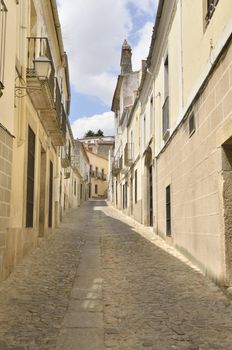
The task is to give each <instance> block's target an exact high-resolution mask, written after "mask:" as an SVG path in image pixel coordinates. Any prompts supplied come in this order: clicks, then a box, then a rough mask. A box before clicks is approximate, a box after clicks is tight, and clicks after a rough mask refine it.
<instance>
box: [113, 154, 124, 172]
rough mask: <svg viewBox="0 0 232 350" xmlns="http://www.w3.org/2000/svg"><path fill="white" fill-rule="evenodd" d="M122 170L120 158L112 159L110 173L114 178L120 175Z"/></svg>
mask: <svg viewBox="0 0 232 350" xmlns="http://www.w3.org/2000/svg"><path fill="white" fill-rule="evenodd" d="M121 170H122V156H121V157H119V158H114V159H113V162H112V173H113V175H114V176H116V175H117V174H119V173H120V171H121Z"/></svg>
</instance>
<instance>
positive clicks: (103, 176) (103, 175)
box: [101, 169, 105, 180]
mask: <svg viewBox="0 0 232 350" xmlns="http://www.w3.org/2000/svg"><path fill="white" fill-rule="evenodd" d="M101 175H102V176H101V177H102V180H104V178H105V174H104V169H102V174H101Z"/></svg>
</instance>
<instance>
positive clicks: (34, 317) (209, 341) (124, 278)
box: [0, 201, 232, 350]
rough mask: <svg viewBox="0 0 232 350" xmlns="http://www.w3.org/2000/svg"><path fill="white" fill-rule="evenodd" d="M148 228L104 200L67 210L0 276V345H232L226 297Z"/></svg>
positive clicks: (24, 349) (120, 349) (202, 348)
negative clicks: (61, 219)
mask: <svg viewBox="0 0 232 350" xmlns="http://www.w3.org/2000/svg"><path fill="white" fill-rule="evenodd" d="M132 224H133V225H134V226H132ZM144 232H145V233H146V232H148V234H147V237H148V236H149V235H150V236H152V235H151V232H150V231H149V229H148V228H147V229H141V227H140V226H139V225H136V224H134V223H133V221H132V220H127V219H125V217H124V216H123V215H122V214H120V213H119V212H117V211H115V210H114V209H113V208H111V207H108V206H107V205H106V203H105V202H104V201H89V202H87V203H85V204H84V205H83V206H82V207H81V208H79V209H78V210H72V211H70V212H69V214H68V215H67V216H66V218H65V220H64V223H63V224H62V226H61V228H60V229H57V230H56V232H55V233H54V234H53V235H51V236H50V237H49V238H48V239H47V240H44V241H43V242H42V243H41V246H40V248H38V249H37V250H36V251H35V252H34V253H33V254H31V255H30V256H29V257H27V258H26V259H25V260H24V261H23V263H22V264H20V265H19V266H18V267H17V269H16V270H15V272H14V273H13V274H12V275H11V276H10V277H9V278H8V279H7V280H6V281H5V282H2V283H1V284H0V350H6V349H12V350H13V349H14V350H55V349H56V350H103V349H111V350H142V349H152V350H160V349H164V350H172V349H177V350H213V349H224V350H230V349H232V332H231V319H232V306H231V301H230V299H229V298H228V297H227V296H225V295H224V293H223V292H222V291H221V290H220V289H219V288H218V287H216V286H215V285H214V284H213V283H212V282H210V281H209V280H208V279H206V278H205V277H204V276H203V275H202V274H200V273H199V272H198V271H197V270H195V269H192V268H191V267H190V266H188V265H186V264H185V263H184V262H182V261H181V260H179V259H177V258H176V257H175V256H173V255H171V254H169V252H168V248H165V244H164V245H163V247H162V243H160V244H154V242H151V241H150V240H149V239H146V238H145V236H146V234H144ZM157 242H158V243H159V242H160V241H159V240H158V241H157Z"/></svg>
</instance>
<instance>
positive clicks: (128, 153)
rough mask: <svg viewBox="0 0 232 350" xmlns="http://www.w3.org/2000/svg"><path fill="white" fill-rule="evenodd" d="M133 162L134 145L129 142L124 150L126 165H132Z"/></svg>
mask: <svg viewBox="0 0 232 350" xmlns="http://www.w3.org/2000/svg"><path fill="white" fill-rule="evenodd" d="M133 161H134V144H133V143H129V142H127V143H126V146H125V148H124V162H125V165H131V164H132V163H133Z"/></svg>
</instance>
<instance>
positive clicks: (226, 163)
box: [222, 139, 232, 285]
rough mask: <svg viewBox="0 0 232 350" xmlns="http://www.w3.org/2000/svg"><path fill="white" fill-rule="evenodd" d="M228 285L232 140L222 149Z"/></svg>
mask: <svg viewBox="0 0 232 350" xmlns="http://www.w3.org/2000/svg"><path fill="white" fill-rule="evenodd" d="M222 177H223V190H222V191H223V192H222V196H223V209H224V218H223V219H224V230H225V231H224V232H225V237H224V242H225V265H226V283H227V284H228V285H232V139H231V140H229V141H227V142H226V144H224V145H223V147H222Z"/></svg>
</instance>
